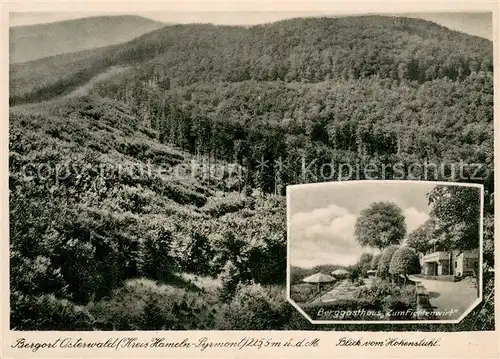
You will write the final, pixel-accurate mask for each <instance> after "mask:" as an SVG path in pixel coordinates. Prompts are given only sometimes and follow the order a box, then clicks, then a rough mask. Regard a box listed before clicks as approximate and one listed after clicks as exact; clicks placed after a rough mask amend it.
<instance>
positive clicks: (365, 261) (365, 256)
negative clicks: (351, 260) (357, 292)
mask: <svg viewBox="0 0 500 359" xmlns="http://www.w3.org/2000/svg"><path fill="white" fill-rule="evenodd" d="M372 260H373V254H371V253H361V256H360V258H359V261H358V263H357V267H358V268H359V271H360V274H361V276H362V277H366V276H368V273H367V272H368V271H369V270H370V269H371V266H372Z"/></svg>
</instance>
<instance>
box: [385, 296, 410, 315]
mask: <svg viewBox="0 0 500 359" xmlns="http://www.w3.org/2000/svg"><path fill="white" fill-rule="evenodd" d="M382 307H383V309H384V312H385V313H386V315H387V319H389V320H405V319H411V318H412V316H413V310H412V309H413V308H412V306H410V305H409V304H408V303H407V302H405V301H404V300H401V298H397V297H396V298H394V297H391V296H388V297H386V298H385V299H384V302H383V306H382Z"/></svg>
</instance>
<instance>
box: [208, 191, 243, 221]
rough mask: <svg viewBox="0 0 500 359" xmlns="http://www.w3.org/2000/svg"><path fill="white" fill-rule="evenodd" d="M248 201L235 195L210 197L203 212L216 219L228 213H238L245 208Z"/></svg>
mask: <svg viewBox="0 0 500 359" xmlns="http://www.w3.org/2000/svg"><path fill="white" fill-rule="evenodd" d="M246 204H247V201H246V200H245V199H243V198H242V197H240V196H238V195H236V194H233V195H228V196H225V197H210V198H209V199H208V201H207V203H206V204H205V206H204V207H203V210H204V211H205V212H206V213H208V214H210V215H211V216H214V217H221V216H223V215H225V214H227V213H232V212H238V211H239V210H241V209H243V208H245V206H246Z"/></svg>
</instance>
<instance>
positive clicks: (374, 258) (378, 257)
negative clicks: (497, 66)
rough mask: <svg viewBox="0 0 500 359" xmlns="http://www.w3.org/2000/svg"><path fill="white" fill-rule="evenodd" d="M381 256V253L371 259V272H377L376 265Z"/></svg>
mask: <svg viewBox="0 0 500 359" xmlns="http://www.w3.org/2000/svg"><path fill="white" fill-rule="evenodd" d="M381 256H382V253H379V254H376V255H374V256H373V258H372V263H371V269H372V270H377V269H378V264H379V262H380V257H381Z"/></svg>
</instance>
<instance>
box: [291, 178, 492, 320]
mask: <svg viewBox="0 0 500 359" xmlns="http://www.w3.org/2000/svg"><path fill="white" fill-rule="evenodd" d="M482 198H483V187H482V185H475V184H456V183H453V184H450V183H443V182H422V181H351V182H335V183H333V182H330V183H320V184H306V185H297V186H290V187H288V193H287V201H288V278H287V279H288V281H287V289H288V293H287V295H288V300H289V301H290V303H291V304H292V305H293V306H294V307H295V308H296V309H297V310H298V311H299V312H301V313H302V314H303V315H304V316H305V317H306V318H307V319H308V320H310V321H311V322H312V323H318V324H328V323H337V322H342V323H346V322H352V323H360V322H370V323H372V322H385V321H390V322H391V323H394V322H398V321H399V322H403V323H407V322H411V321H424V322H429V321H431V322H439V323H457V322H459V321H460V320H462V319H463V318H464V317H465V316H466V315H467V314H468V313H469V312H470V311H471V310H472V309H474V307H475V306H477V305H478V304H479V303H480V302H481V297H482V289H481V288H482V272H481V267H482V251H481V249H482V208H483V203H482Z"/></svg>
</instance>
